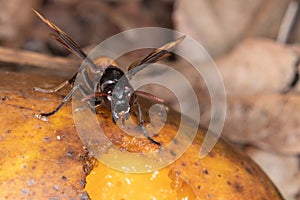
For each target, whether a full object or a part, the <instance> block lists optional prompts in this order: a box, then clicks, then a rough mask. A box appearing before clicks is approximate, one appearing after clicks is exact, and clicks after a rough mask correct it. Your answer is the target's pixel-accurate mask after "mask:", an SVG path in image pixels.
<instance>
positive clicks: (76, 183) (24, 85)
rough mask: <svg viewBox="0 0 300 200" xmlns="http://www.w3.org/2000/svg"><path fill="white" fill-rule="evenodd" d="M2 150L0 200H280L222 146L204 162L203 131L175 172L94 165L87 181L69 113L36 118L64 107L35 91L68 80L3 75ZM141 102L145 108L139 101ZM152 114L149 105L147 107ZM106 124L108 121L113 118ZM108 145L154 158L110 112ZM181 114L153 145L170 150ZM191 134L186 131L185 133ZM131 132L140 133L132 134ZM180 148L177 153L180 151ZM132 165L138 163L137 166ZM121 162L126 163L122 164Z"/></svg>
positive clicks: (103, 116)
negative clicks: (128, 170) (86, 199)
mask: <svg viewBox="0 0 300 200" xmlns="http://www.w3.org/2000/svg"><path fill="white" fill-rule="evenodd" d="M0 80H1V82H2V83H5V84H0V90H1V100H0V111H1V117H0V120H1V123H0V130H1V138H0V142H1V148H0V160H1V162H0V169H1V170H0V197H1V198H2V199H49V198H58V199H79V198H82V197H84V196H86V194H85V193H84V189H85V190H86V191H87V193H88V195H89V196H90V198H91V199H96V200H98V199H99V200H100V199H109V200H112V199H118V200H119V199H130V200H132V199H189V200H190V199H230V200H232V199H265V200H268V199H270V200H271V199H272V200H276V199H282V197H281V195H280V194H279V192H278V191H277V189H276V187H275V186H274V185H273V184H272V182H271V181H270V180H269V179H268V177H267V176H266V175H265V174H264V173H263V172H262V171H261V170H260V168H259V167H258V166H257V165H256V164H255V163H254V162H253V161H251V160H250V159H249V158H248V157H247V156H245V155H244V154H242V153H239V152H237V151H236V150H233V148H232V147H230V146H229V145H227V144H226V143H225V142H224V141H223V140H222V139H220V140H219V141H218V143H217V144H216V146H215V147H214V149H213V150H212V151H211V152H210V153H209V154H208V156H206V157H205V158H203V159H201V158H199V149H200V146H201V143H202V140H203V137H204V134H205V130H203V129H199V130H198V134H197V137H196V138H195V140H194V142H193V144H192V145H191V146H190V147H189V148H188V149H187V151H186V152H185V153H184V154H183V155H182V156H181V157H180V158H179V159H177V160H176V161H175V162H173V163H172V164H171V165H168V166H167V167H165V168H162V169H159V170H155V171H153V172H150V173H141V174H131V173H125V172H122V171H118V170H115V169H112V168H110V167H108V166H106V165H104V164H101V163H97V164H95V167H94V169H93V170H92V171H91V172H90V174H89V175H88V176H87V178H86V181H87V185H86V187H85V188H84V186H85V185H84V182H85V172H84V170H83V168H84V169H86V170H87V172H88V171H89V170H88V167H89V166H86V164H89V163H88V162H87V161H86V160H85V159H86V156H85V155H86V152H85V150H84V148H83V146H82V144H81V141H80V140H79V137H78V135H77V132H76V129H75V127H74V124H73V118H72V112H71V108H70V106H66V107H64V108H63V109H62V110H61V111H59V112H58V113H57V114H56V115H54V116H53V117H51V118H50V119H49V122H48V123H47V122H42V121H40V120H38V119H36V118H35V117H34V114H37V113H39V112H41V111H46V112H47V111H51V110H52V109H54V108H55V107H56V106H57V105H58V104H59V103H60V101H61V97H60V96H59V95H55V94H41V93H37V92H34V91H32V89H31V88H32V87H34V86H40V87H47V86H49V87H50V86H51V85H56V84H57V83H59V82H60V81H62V79H59V80H58V79H55V78H52V77H50V76H41V75H37V74H33V73H32V74H31V73H22V74H21V73H13V72H7V73H6V72H5V73H1V74H0ZM141 101H142V102H143V101H144V100H142V99H141ZM143 107H144V108H145V109H147V105H146V104H145V105H144V104H143ZM107 116H108V117H107ZM98 120H99V121H101V122H102V124H104V126H103V127H102V128H103V129H104V130H105V132H106V135H107V137H108V138H109V139H110V140H111V141H112V142H113V143H114V144H115V145H116V146H118V147H121V148H123V149H126V150H128V151H130V152H144V153H147V152H153V151H156V150H157V149H158V147H157V146H156V145H154V144H152V143H151V142H149V141H148V140H147V139H145V138H143V137H140V138H135V137H133V136H130V135H126V134H124V133H122V132H120V129H119V128H118V127H117V126H116V125H115V124H113V122H112V121H111V118H110V116H109V111H105V110H104V111H103V112H101V113H100V114H98ZM178 123H179V115H178V113H176V112H174V111H172V110H170V111H169V113H168V120H167V123H166V125H165V126H164V128H163V129H162V130H161V131H160V132H159V134H158V135H157V136H156V137H155V140H156V141H159V142H161V143H162V144H163V145H166V144H168V142H170V141H171V139H172V137H173V136H174V134H175V133H176V131H177V127H176V126H177V124H178ZM186 131H187V132H186V134H188V129H186ZM133 132H136V130H134V131H133ZM180 144H181V143H180V141H178V145H180ZM133 161H134V160H133ZM121 162H122V160H121Z"/></svg>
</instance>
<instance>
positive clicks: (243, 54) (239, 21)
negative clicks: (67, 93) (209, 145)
mask: <svg viewBox="0 0 300 200" xmlns="http://www.w3.org/2000/svg"><path fill="white" fill-rule="evenodd" d="M299 4H300V2H299V1H297V0H293V1H292V0H272V1H269V0H251V1H250V0H248V1H240V0H223V1H219V0H210V1H207V0H189V1H184V0H157V1H151V0H105V1H103V0H102V1H101V0H86V1H80V0H27V1H26V2H25V1H22V0H10V1H4V0H0V10H1V12H0V45H1V48H3V50H5V49H21V50H24V51H34V52H39V53H43V54H48V55H53V56H63V57H70V58H73V57H72V56H71V55H69V52H68V51H67V50H65V49H64V47H62V46H61V45H60V44H58V43H57V42H56V41H54V40H52V39H50V38H49V29H48V27H46V26H45V25H44V24H43V23H42V22H41V20H39V19H38V18H37V17H36V16H35V14H34V13H33V12H32V8H34V9H36V10H38V11H40V12H41V13H43V15H44V16H47V18H49V19H51V20H52V21H53V22H55V24H57V25H58V26H59V27H61V28H62V29H63V30H64V31H65V32H66V33H68V34H69V35H70V36H71V37H72V38H73V39H74V40H75V41H76V42H78V44H79V45H80V46H81V47H83V49H85V50H86V51H87V52H88V51H89V50H91V49H92V48H93V47H94V46H95V45H97V44H99V43H100V42H101V41H103V40H105V39H107V38H108V37H110V36H112V35H114V34H117V33H119V32H121V31H124V30H128V29H131V28H136V27H148V26H157V27H164V28H169V29H175V30H178V31H180V32H182V33H184V34H186V35H189V36H190V37H192V38H193V39H195V40H196V41H198V42H199V43H200V44H202V45H203V47H204V48H205V49H206V50H207V51H208V52H209V54H210V55H211V56H212V58H213V59H214V61H215V63H216V65H217V67H218V69H219V71H220V73H221V75H222V78H223V81H224V85H225V89H226V94H227V116H226V122H225V125H224V131H223V133H222V135H223V137H224V138H226V139H227V140H228V141H229V142H230V143H232V144H233V145H235V146H237V147H238V148H241V149H242V150H243V151H245V152H246V153H248V154H249V155H250V156H251V157H252V158H253V159H254V160H255V161H256V162H257V163H258V164H259V165H260V166H261V167H262V168H263V169H264V170H265V172H266V173H267V174H268V175H269V176H270V178H271V179H272V180H273V181H274V182H275V184H276V185H277V186H278V187H279V190H280V191H281V192H282V193H283V195H284V196H285V197H286V199H295V200H297V199H298V200H300V117H299V111H300V94H299V91H300V86H299V81H298V79H299V68H300V65H299V63H300V45H299V44H300V20H299V19H300V11H299V10H300V5H299ZM170 40H171V39H170ZM178 48H180V46H179V47H178ZM184 50H185V51H187V52H188V51H189V49H188V48H187V49H184ZM191 54H195V52H191ZM143 55H144V54H143ZM133 57H136V58H138V57H139V54H134V55H133ZM200 58H201V55H197V53H196V54H195V57H194V59H195V61H196V62H199V63H201V64H203V65H206V64H207V65H208V62H209V61H207V60H205V59H200ZM16 59H18V58H16ZM133 60H134V59H133ZM0 62H5V61H4V60H1V56H0ZM168 62H169V63H171V64H172V65H173V66H174V68H176V69H178V70H179V71H181V72H182V73H183V74H185V75H186V76H188V77H189V78H190V80H191V81H192V85H193V87H194V88H195V91H196V93H197V96H198V98H199V104H200V108H201V123H202V124H203V125H204V126H207V125H208V123H209V121H210V96H209V94H208V91H207V88H206V86H205V83H204V81H203V80H202V79H201V77H193V76H192V75H193V70H191V69H189V68H186V67H184V66H185V65H186V63H185V62H184V61H183V60H180V59H178V58H177V59H176V58H175V59H171V60H169V61H168ZM57 73H58V74H59V72H57ZM71 75H72V74H64V76H66V77H68V76H71ZM166 78H168V79H170V81H171V82H172V83H174V84H177V85H178V87H180V86H181V85H180V83H178V82H177V81H176V80H172V77H166ZM152 89H153V92H154V93H155V94H157V96H160V97H162V98H163V99H165V101H166V102H167V105H168V106H170V107H174V108H177V107H176V104H177V101H176V100H174V97H173V96H172V95H169V94H168V93H163V94H162V93H161V92H159V88H152ZM156 90H158V91H156ZM185 104H186V105H184V106H186V107H187V108H189V109H193V106H194V105H189V101H188V96H187V101H186V102H185Z"/></svg>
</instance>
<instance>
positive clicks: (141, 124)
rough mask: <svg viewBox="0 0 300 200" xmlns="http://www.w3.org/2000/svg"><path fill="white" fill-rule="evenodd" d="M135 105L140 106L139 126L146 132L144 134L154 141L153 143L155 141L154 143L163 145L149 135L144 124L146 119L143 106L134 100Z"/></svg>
mask: <svg viewBox="0 0 300 200" xmlns="http://www.w3.org/2000/svg"><path fill="white" fill-rule="evenodd" d="M134 105H135V106H137V108H138V117H139V127H141V129H142V131H143V133H144V136H145V137H146V138H147V139H148V140H149V141H150V142H152V143H154V144H156V145H158V146H161V143H159V142H156V141H155V140H153V139H152V138H151V137H150V136H149V134H148V132H147V131H146V128H145V126H144V120H143V114H142V109H141V106H140V104H139V102H137V101H135V102H134Z"/></svg>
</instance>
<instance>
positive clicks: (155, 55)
mask: <svg viewBox="0 0 300 200" xmlns="http://www.w3.org/2000/svg"><path fill="white" fill-rule="evenodd" d="M184 38H185V36H182V37H180V38H178V39H177V40H175V41H173V42H170V43H167V44H165V45H164V46H162V47H160V48H158V49H156V50H154V51H153V52H152V53H150V54H149V55H147V56H146V57H145V58H143V59H142V60H138V61H135V62H134V63H132V64H131V65H130V66H129V68H128V72H127V74H126V75H127V78H128V79H131V78H132V76H134V75H135V74H136V73H138V72H139V71H141V70H142V69H144V68H145V67H147V66H148V64H151V63H155V62H157V61H159V60H161V59H163V58H166V57H169V56H170V55H171V53H170V50H172V49H173V48H174V47H175V46H176V45H178V44H179V43H180V42H181V41H182V40H183V39H184Z"/></svg>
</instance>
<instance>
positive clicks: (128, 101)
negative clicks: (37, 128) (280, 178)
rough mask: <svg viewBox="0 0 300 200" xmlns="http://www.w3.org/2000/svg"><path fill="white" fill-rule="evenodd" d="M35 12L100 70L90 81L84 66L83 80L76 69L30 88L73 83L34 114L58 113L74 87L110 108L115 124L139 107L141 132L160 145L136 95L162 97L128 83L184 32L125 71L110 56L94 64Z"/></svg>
mask: <svg viewBox="0 0 300 200" xmlns="http://www.w3.org/2000/svg"><path fill="white" fill-rule="evenodd" d="M34 12H35V13H36V14H37V16H38V17H39V18H40V19H41V20H42V21H43V22H44V23H45V24H46V25H47V26H48V27H49V28H50V29H51V30H52V31H53V32H52V33H51V34H50V36H51V37H52V38H54V39H55V40H57V41H58V42H59V43H61V44H62V45H63V46H64V47H65V48H66V49H67V50H69V51H70V52H71V53H73V54H75V55H76V56H78V57H79V58H80V59H82V60H83V61H84V62H86V63H87V66H88V67H89V69H90V71H91V72H92V73H94V74H100V76H99V77H100V78H99V79H98V80H96V81H95V82H93V81H92V80H91V78H90V76H89V75H88V73H87V72H86V71H84V69H83V70H81V71H84V72H85V73H82V74H83V79H84V81H83V82H84V83H80V84H74V83H75V80H76V77H77V75H78V73H80V70H79V71H78V72H77V73H75V74H74V75H73V76H72V78H70V79H69V80H67V81H64V82H63V83H61V84H59V85H58V86H56V87H54V88H51V89H43V88H38V87H35V88H33V89H34V90H35V91H38V92H44V93H55V92H57V91H59V90H60V89H62V88H64V87H65V86H67V85H70V86H71V87H72V89H71V91H70V92H69V93H68V94H67V95H66V96H65V97H64V99H63V100H62V102H61V103H60V104H59V105H58V106H57V107H56V108H55V109H54V110H53V111H51V112H48V113H40V114H37V115H36V117H37V118H38V119H40V120H43V121H47V120H48V117H49V116H52V115H54V114H55V113H57V112H58V111H59V110H60V109H61V107H62V106H63V105H64V104H65V103H67V102H68V101H69V100H70V98H71V97H72V95H73V94H74V93H75V91H76V90H80V91H81V92H82V94H83V95H84V98H83V99H82V101H88V102H90V101H94V104H93V106H98V105H101V106H106V107H107V108H110V109H111V112H112V120H113V122H114V123H115V124H116V122H117V120H121V122H122V125H123V126H124V123H125V120H127V119H128V118H129V116H130V111H131V107H133V106H136V107H137V111H138V126H139V127H140V128H141V130H142V132H143V134H144V136H145V137H146V138H147V139H148V140H149V141H150V142H151V143H154V144H156V145H159V146H160V145H161V144H160V143H159V142H157V141H155V140H154V139H152V138H151V137H150V136H149V134H148V132H147V131H146V129H145V126H144V121H143V115H142V110H141V106H140V104H139V102H138V101H137V95H142V96H145V97H148V98H151V99H153V100H156V101H159V102H163V100H162V99H160V98H158V97H156V96H155V95H152V94H150V93H147V92H144V91H139V90H134V89H133V87H132V86H131V84H130V83H129V80H130V79H131V78H132V77H133V76H134V75H135V74H136V73H138V72H139V71H141V70H143V69H144V68H145V67H147V66H149V64H151V63H155V62H157V61H159V60H161V59H163V58H166V57H169V56H170V55H171V52H170V50H171V49H173V48H174V47H175V46H176V45H177V44H179V43H180V42H181V41H182V40H183V39H184V38H185V36H182V37H180V38H178V39H177V40H175V41H173V42H170V43H167V44H165V45H164V46H162V47H160V48H158V49H156V50H154V51H153V52H151V53H150V54H149V55H147V56H146V57H144V58H143V59H141V60H138V61H135V62H134V63H132V64H131V65H130V66H129V67H128V71H127V73H124V72H123V71H122V70H121V69H120V68H119V67H118V66H117V64H116V63H115V62H114V61H110V60H109V62H107V64H102V65H98V66H97V65H96V64H95V63H94V62H93V61H92V60H91V59H90V58H89V57H88V56H87V55H86V54H85V53H84V52H83V50H82V49H81V48H80V47H79V45H78V44H77V43H76V42H75V41H74V40H73V39H72V38H71V37H69V36H68V35H67V34H66V33H65V32H64V31H62V30H61V29H60V28H59V27H57V26H56V25H55V24H54V23H52V22H51V21H50V20H48V19H47V18H45V17H44V16H43V15H42V14H40V13H39V12H38V11H36V10H34ZM91 94H92V95H91Z"/></svg>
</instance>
